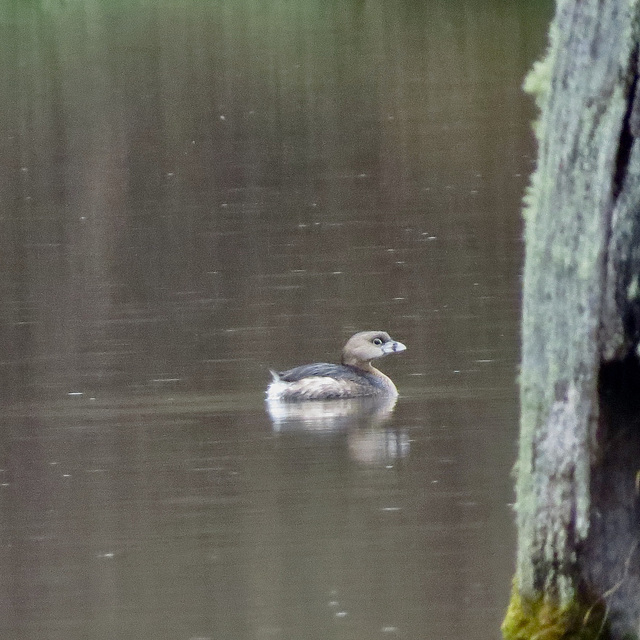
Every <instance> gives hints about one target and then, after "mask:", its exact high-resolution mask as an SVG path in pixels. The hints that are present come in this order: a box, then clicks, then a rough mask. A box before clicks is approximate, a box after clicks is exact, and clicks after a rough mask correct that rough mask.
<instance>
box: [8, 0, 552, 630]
mask: <svg viewBox="0 0 640 640" xmlns="http://www.w3.org/2000/svg"><path fill="white" fill-rule="evenodd" d="M532 4H534V5H535V6H532ZM551 9H552V8H551V6H550V4H542V3H527V2H487V3H474V2H462V1H460V2H452V3H445V2H428V3H417V2H395V3H388V2H387V3H382V2H367V3H362V2H355V1H354V2H346V3H345V2H342V3H337V2H328V3H316V4H309V3H306V4H303V5H300V3H285V2H273V3H264V2H260V3H258V2H252V1H249V0H244V1H241V2H234V3H231V2H211V3H202V2H196V1H195V0H193V1H190V2H188V1H177V2H175V1H174V2H168V1H165V2H163V1H158V2H155V3H145V2H132V3H122V4H120V3H113V2H109V3H107V2H104V3H101V2H76V3H58V2H53V1H48V2H42V3H35V2H32V3H12V5H11V8H5V9H2V10H0V54H1V55H0V61H1V62H0V69H1V73H0V157H1V159H2V166H3V172H2V176H1V177H0V199H1V201H2V207H1V210H0V256H1V258H0V275H1V278H0V301H1V304H0V330H1V332H2V340H1V341H0V391H1V393H2V396H1V397H2V398H3V411H2V415H1V417H0V421H1V424H0V427H1V429H0V433H1V435H0V509H1V512H2V518H1V519H0V543H1V545H0V630H1V634H0V635H2V637H3V638H7V639H11V640H12V639H14V638H15V639H20V640H23V639H24V640H31V639H34V640H35V639H40V638H46V639H47V640H57V639H62V638H64V639H65V640H76V639H81V638H82V639H90V640H102V639H104V640H108V639H109V640H110V639H112V638H119V639H122V640H127V639H129V638H131V639H132V640H133V639H136V640H140V639H145V638H154V640H155V639H164V638H166V639H167V640H169V639H171V640H174V639H185V640H195V639H198V640H202V639H204V638H211V639H215V640H222V639H224V640H253V639H256V640H267V639H268V640H270V639H276V640H280V639H283V640H284V639H286V640H307V639H309V640H312V639H313V640H315V639H316V638H317V639H322V640H325V639H326V638H336V639H338V640H343V639H344V640H351V639H353V640H360V639H361V638H362V639H365V638H366V639H367V640H369V639H371V638H406V639H414V638H415V639H423V638H434V639H438V640H446V639H449V638H451V639H458V638H465V639H467V638H478V639H479V640H480V639H483V640H484V639H486V638H497V637H499V630H498V629H499V624H500V621H501V619H502V616H503V612H504V607H505V606H506V603H507V600H508V595H509V590H510V581H511V575H512V571H513V560H514V538H515V535H514V529H513V514H512V512H511V507H510V502H511V500H512V479H511V476H510V471H511V467H512V464H513V461H514V458H515V440H516V430H517V394H516V387H515V376H516V367H517V362H518V316H519V273H520V265H521V260H522V255H521V252H522V247H521V220H520V215H519V208H520V200H521V197H522V193H523V190H524V187H525V185H526V181H527V175H528V173H529V172H530V171H531V167H532V163H533V154H534V149H533V141H532V137H531V133H530V121H531V119H532V117H533V108H532V105H531V104H530V103H529V100H528V99H527V98H525V97H524V96H523V95H522V93H521V91H520V84H521V80H522V78H523V76H524V74H525V73H526V70H527V69H528V68H529V66H530V65H531V63H532V62H533V60H534V59H535V58H536V57H538V56H539V55H541V53H542V51H543V48H544V43H545V29H546V24H547V22H548V20H549V18H550V14H551ZM364 329H382V330H387V331H389V333H391V335H392V336H394V337H395V338H397V339H398V340H401V341H402V342H403V343H405V344H406V345H407V347H408V350H407V352H405V353H403V354H399V355H394V356H391V357H389V358H387V359H385V360H384V361H382V362H381V365H380V367H381V369H383V370H384V371H385V373H387V374H389V375H390V376H391V377H392V378H393V380H394V382H395V383H396V385H397V386H398V389H399V390H400V393H401V396H400V398H399V399H398V401H397V403H396V404H395V406H383V407H370V406H369V407H359V408H358V409H357V410H354V409H353V407H352V406H351V407H349V406H345V405H344V404H342V405H339V406H333V407H330V408H329V409H325V408H321V407H318V408H314V409H312V410H310V411H306V412H304V413H302V414H295V413H292V412H291V411H295V410H291V411H290V412H289V413H288V414H273V415H270V414H269V413H268V411H267V410H266V407H265V404H264V389H265V387H266V385H267V383H268V381H269V373H268V369H269V368H270V367H271V368H275V369H285V368H289V367H292V366H295V365H297V364H302V363H305V362H311V361H335V360H336V359H337V358H338V354H339V351H340V348H341V346H342V343H343V342H344V340H345V339H346V338H347V337H349V335H351V333H353V332H355V331H357V330H364ZM347 405H348V403H347Z"/></svg>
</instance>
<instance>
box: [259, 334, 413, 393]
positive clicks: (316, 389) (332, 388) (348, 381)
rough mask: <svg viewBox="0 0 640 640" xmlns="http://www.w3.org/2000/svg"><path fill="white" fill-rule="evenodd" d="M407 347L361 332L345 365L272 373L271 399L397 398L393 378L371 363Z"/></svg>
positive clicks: (351, 340) (322, 364) (344, 357)
mask: <svg viewBox="0 0 640 640" xmlns="http://www.w3.org/2000/svg"><path fill="white" fill-rule="evenodd" d="M405 349H406V347H405V346H404V345H403V344H402V343H401V342H398V341H396V340H394V339H393V338H391V337H390V336H389V334H388V333H385V332H384V331H361V332H360V333H356V334H355V335H354V336H351V338H349V340H348V341H347V344H345V345H344V348H343V349H342V364H329V363H327V362H316V363H315V364H305V365H302V366H301V367H295V368H294V369H289V370H288V371H281V372H279V373H276V372H275V371H272V372H271V375H272V376H273V381H272V382H271V384H270V385H269V387H268V388H267V400H284V401H291V402H297V401H302V400H330V399H334V398H363V397H366V396H381V395H384V396H397V395H398V390H397V389H396V385H395V384H393V382H392V381H391V379H390V378H389V377H387V376H385V375H384V373H382V372H380V371H378V370H377V369H376V368H375V367H373V366H371V361H372V360H375V359H376V358H382V357H383V356H386V355H388V354H390V353H399V352H401V351H404V350H405Z"/></svg>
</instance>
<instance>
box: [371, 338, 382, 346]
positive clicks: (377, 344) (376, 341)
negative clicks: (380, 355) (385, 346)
mask: <svg viewBox="0 0 640 640" xmlns="http://www.w3.org/2000/svg"><path fill="white" fill-rule="evenodd" d="M372 342H373V344H375V345H376V347H379V346H380V345H381V344H382V340H380V338H374V339H373V341H372Z"/></svg>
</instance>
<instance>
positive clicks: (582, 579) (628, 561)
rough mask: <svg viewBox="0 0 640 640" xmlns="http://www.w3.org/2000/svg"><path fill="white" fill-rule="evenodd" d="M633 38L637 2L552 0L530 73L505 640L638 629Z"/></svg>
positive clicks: (639, 393)
mask: <svg viewBox="0 0 640 640" xmlns="http://www.w3.org/2000/svg"><path fill="white" fill-rule="evenodd" d="M639 43H640V8H639V6H638V1H632V0H605V1H602V0H581V1H579V0H558V2H557V10H556V16H555V18H554V21H553V23H552V25H551V32H550V46H549V51H548V53H547V57H546V59H545V60H544V61H543V62H541V63H538V64H537V65H536V66H535V67H534V69H533V71H532V72H531V74H530V75H529V77H528V78H527V83H526V87H527V89H528V90H529V91H530V92H531V93H533V94H534V95H535V96H536V99H537V102H538V104H539V106H540V109H541V115H540V119H539V121H538V122H537V124H536V134H537V137H538V143H539V150H538V165H537V169H536V172H535V174H534V176H533V178H532V184H531V187H530V189H529V193H528V195H527V198H526V203H525V205H526V206H525V218H526V259H525V273H524V299H523V320H522V370H521V381H520V383H521V434H520V452H519V460H518V467H517V516H518V558H517V567H516V580H515V584H514V595H513V599H512V602H511V605H510V607H509V611H508V613H507V617H506V618H505V622H504V625H503V633H504V635H505V637H507V638H523V639H524V638H532V637H540V638H556V637H580V638H582V637H584V638H588V637H607V636H609V637H611V638H622V637H629V634H631V637H640V508H639V506H640V495H639V487H640V366H639V365H638V339H639V337H640V144H639V141H640V137H639V136H640V83H638V75H639V68H638V67H639ZM543 631H545V633H547V635H545V633H542V632H543ZM537 633H542V634H541V635H539V636H536V635H535V634H537ZM554 633H556V634H561V633H568V634H569V635H567V636H562V635H553V634H554ZM548 634H550V635H548ZM571 634H575V635H571Z"/></svg>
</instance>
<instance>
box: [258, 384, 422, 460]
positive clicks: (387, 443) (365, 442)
mask: <svg viewBox="0 0 640 640" xmlns="http://www.w3.org/2000/svg"><path fill="white" fill-rule="evenodd" d="M396 402H397V398H396V397H395V396H385V397H372V398H352V399H349V400H319V401H315V402H302V403H292V402H283V401H279V400H267V402H266V407H267V413H268V414H269V417H270V418H271V424H272V428H273V431H274V432H276V433H292V432H307V433H309V432H316V433H336V432H342V431H347V443H348V449H349V456H350V457H351V458H352V459H353V460H356V461H358V462H362V463H366V464H375V463H385V464H386V463H389V462H390V461H393V460H395V459H397V458H404V457H405V456H407V455H408V453H409V447H410V444H409V437H408V435H407V433H406V432H405V431H402V430H401V431H397V430H395V429H389V428H387V425H388V423H389V422H390V420H391V416H392V414H393V410H394V408H395V405H396Z"/></svg>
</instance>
